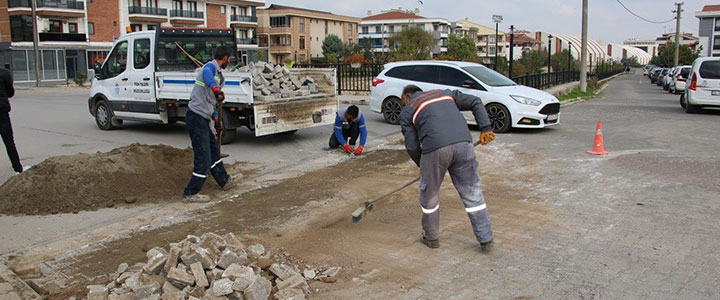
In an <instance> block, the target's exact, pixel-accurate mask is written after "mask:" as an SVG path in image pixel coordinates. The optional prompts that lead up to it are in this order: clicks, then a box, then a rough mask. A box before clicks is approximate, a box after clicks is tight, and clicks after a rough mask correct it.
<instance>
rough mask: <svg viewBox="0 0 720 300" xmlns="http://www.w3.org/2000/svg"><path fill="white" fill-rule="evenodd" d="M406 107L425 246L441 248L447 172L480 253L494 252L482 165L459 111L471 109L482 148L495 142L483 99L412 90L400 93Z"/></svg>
mask: <svg viewBox="0 0 720 300" xmlns="http://www.w3.org/2000/svg"><path fill="white" fill-rule="evenodd" d="M402 102H403V105H404V106H405V108H404V109H403V110H402V112H401V113H400V125H401V127H402V133H403V135H404V136H405V148H406V149H407V151H408V154H409V155H410V157H411V158H412V160H413V161H414V162H415V164H417V165H418V166H419V167H420V206H421V208H422V212H423V216H422V227H423V230H424V233H423V235H422V238H421V241H422V243H423V244H425V245H426V246H428V247H430V248H438V247H440V241H439V240H438V231H439V227H440V201H439V199H438V194H439V192H440V185H441V184H442V181H443V178H444V177H445V172H446V171H449V172H450V177H451V178H452V182H453V184H454V185H455V189H457V191H458V194H460V198H462V200H463V203H464V205H465V211H466V212H467V214H468V216H469V217H470V223H471V224H472V227H473V231H474V232H475V236H476V237H477V240H478V241H479V242H480V249H481V250H482V251H483V252H488V251H490V250H491V249H492V240H493V233H492V229H491V228H490V218H489V216H488V210H487V206H486V205H485V199H484V198H483V194H482V186H481V185H480V177H479V176H478V172H477V167H478V163H477V160H476V159H475V149H474V147H473V143H472V135H471V134H470V130H469V129H468V125H467V123H466V121H465V118H464V117H463V115H462V113H461V112H460V111H463V110H470V111H472V113H473V115H474V116H475V121H477V124H478V127H479V128H480V131H481V132H482V133H481V134H480V143H481V144H483V145H486V144H488V143H490V142H491V141H492V140H494V139H495V134H494V133H493V132H492V128H491V126H490V119H489V118H488V115H487V111H486V110H485V106H484V105H483V103H482V101H481V100H480V98H478V97H475V96H472V95H468V94H463V93H461V92H459V91H450V90H433V91H428V92H425V93H423V92H422V91H421V90H420V88H418V87H417V86H414V85H410V86H407V87H405V88H404V89H403V92H402Z"/></svg>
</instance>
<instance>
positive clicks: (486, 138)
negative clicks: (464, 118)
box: [480, 131, 495, 146]
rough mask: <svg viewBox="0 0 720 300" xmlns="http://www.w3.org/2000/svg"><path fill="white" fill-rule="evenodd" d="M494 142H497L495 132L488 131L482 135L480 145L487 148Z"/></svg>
mask: <svg viewBox="0 0 720 300" xmlns="http://www.w3.org/2000/svg"><path fill="white" fill-rule="evenodd" d="M494 140H495V133H494V132H492V131H487V132H483V133H480V144H481V145H483V146H485V145H487V144H489V143H490V142H492V141H494Z"/></svg>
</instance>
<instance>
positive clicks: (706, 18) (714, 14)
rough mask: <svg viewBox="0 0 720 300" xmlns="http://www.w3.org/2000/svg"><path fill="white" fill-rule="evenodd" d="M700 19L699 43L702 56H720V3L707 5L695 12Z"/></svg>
mask: <svg viewBox="0 0 720 300" xmlns="http://www.w3.org/2000/svg"><path fill="white" fill-rule="evenodd" d="M695 17H696V18H698V19H699V23H700V24H699V25H700V28H699V29H698V35H699V36H700V40H699V41H698V42H699V45H700V46H702V52H701V53H700V55H701V56H720V5H705V7H703V10H702V11H698V12H696V13H695Z"/></svg>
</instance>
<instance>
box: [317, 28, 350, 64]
mask: <svg viewBox="0 0 720 300" xmlns="http://www.w3.org/2000/svg"><path fill="white" fill-rule="evenodd" d="M343 52H345V46H344V45H343V42H342V40H340V38H339V37H338V36H337V35H334V34H331V35H328V36H327V37H326V38H325V39H324V40H323V43H322V53H323V56H325V59H326V60H328V62H330V60H329V59H328V58H329V56H330V55H331V54H334V58H335V60H334V61H332V62H337V60H338V59H340V58H341V57H342V55H343Z"/></svg>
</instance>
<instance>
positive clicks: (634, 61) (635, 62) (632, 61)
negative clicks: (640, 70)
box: [620, 56, 641, 68]
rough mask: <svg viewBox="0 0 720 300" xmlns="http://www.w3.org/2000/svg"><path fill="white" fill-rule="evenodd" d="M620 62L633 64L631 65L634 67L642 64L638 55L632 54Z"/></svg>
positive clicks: (628, 64) (626, 64)
mask: <svg viewBox="0 0 720 300" xmlns="http://www.w3.org/2000/svg"><path fill="white" fill-rule="evenodd" d="M620 63H621V64H622V65H623V66H631V67H633V68H637V67H640V66H641V64H640V62H638V58H637V56H631V57H626V58H623V59H621V60H620Z"/></svg>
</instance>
